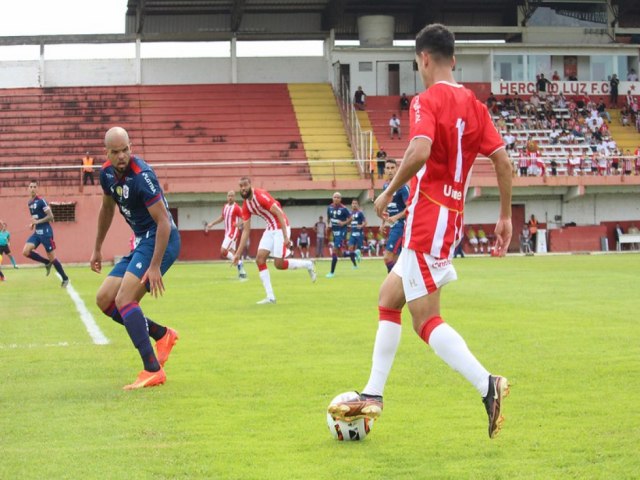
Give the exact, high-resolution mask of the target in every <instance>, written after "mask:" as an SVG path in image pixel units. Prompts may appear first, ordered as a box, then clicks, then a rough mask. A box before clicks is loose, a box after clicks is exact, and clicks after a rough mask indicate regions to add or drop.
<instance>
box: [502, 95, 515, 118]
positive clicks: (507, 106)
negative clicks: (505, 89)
mask: <svg viewBox="0 0 640 480" xmlns="http://www.w3.org/2000/svg"><path fill="white" fill-rule="evenodd" d="M502 110H503V111H506V112H507V114H508V113H510V112H511V111H512V110H514V108H513V100H512V99H511V97H510V96H509V94H508V93H507V94H506V95H505V96H504V98H503V99H502ZM506 116H508V115H505V117H506Z"/></svg>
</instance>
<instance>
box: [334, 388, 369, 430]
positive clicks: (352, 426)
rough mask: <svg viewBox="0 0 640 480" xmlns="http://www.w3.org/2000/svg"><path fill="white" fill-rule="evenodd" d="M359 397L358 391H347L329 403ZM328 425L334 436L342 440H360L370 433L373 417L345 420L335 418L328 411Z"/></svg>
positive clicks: (347, 400)
mask: <svg viewBox="0 0 640 480" xmlns="http://www.w3.org/2000/svg"><path fill="white" fill-rule="evenodd" d="M357 399H358V394H357V393H356V392H345V393H341V394H340V395H338V396H337V397H336V398H334V399H333V400H331V403H330V404H329V405H333V404H335V403H339V402H349V401H351V400H357ZM327 426H328V427H329V431H330V432H331V435H332V436H333V438H335V439H336V440H338V441H340V442H353V441H360V440H364V439H365V438H366V437H367V435H369V432H370V431H371V428H373V419H371V418H359V419H357V420H354V421H352V422H345V421H343V420H334V418H333V417H332V416H331V414H329V413H327Z"/></svg>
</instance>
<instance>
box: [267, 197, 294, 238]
mask: <svg viewBox="0 0 640 480" xmlns="http://www.w3.org/2000/svg"><path fill="white" fill-rule="evenodd" d="M269 211H270V212H271V213H273V214H274V215H275V216H276V218H277V219H278V222H279V223H280V229H281V230H282V238H283V239H284V246H285V247H289V245H290V243H291V241H290V240H289V233H288V232H287V221H286V220H285V218H284V212H283V211H282V209H281V208H280V207H278V205H276V204H275V203H274V204H273V205H271V208H270V209H269Z"/></svg>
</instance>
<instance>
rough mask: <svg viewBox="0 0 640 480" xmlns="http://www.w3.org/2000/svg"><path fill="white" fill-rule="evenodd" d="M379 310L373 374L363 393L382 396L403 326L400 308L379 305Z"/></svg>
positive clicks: (372, 363)
mask: <svg viewBox="0 0 640 480" xmlns="http://www.w3.org/2000/svg"><path fill="white" fill-rule="evenodd" d="M378 311H379V319H380V321H379V322H378V331H377V332H376V341H375V343H374V345H373V358H372V361H371V374H370V376H369V381H368V382H367V385H366V387H364V389H363V390H362V393H366V394H368V395H380V396H382V394H383V392H384V386H385V384H386V383H387V377H388V376H389V372H390V371H391V367H392V366H393V360H394V359H395V356H396V352H397V351H398V346H399V345H400V336H401V334H402V326H401V324H400V316H401V311H400V310H394V309H392V308H385V307H378Z"/></svg>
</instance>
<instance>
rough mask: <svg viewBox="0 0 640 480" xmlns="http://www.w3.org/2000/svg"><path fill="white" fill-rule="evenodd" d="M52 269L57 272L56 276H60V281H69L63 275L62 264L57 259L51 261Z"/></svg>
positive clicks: (64, 274) (65, 275)
mask: <svg viewBox="0 0 640 480" xmlns="http://www.w3.org/2000/svg"><path fill="white" fill-rule="evenodd" d="M53 268H55V269H56V272H58V274H60V276H61V277H62V280H69V277H67V274H66V273H64V269H63V268H62V264H61V263H60V261H59V260H58V259H57V258H56V259H55V260H54V261H53Z"/></svg>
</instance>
